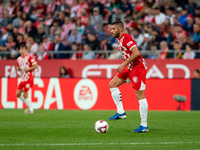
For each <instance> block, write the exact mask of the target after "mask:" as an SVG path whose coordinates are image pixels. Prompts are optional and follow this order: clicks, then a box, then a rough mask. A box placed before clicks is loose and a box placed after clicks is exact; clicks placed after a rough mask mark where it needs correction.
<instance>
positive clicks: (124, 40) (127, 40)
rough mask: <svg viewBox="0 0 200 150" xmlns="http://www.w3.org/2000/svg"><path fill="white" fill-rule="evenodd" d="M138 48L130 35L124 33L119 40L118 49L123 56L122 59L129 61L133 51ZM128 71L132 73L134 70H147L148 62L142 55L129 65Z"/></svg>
mask: <svg viewBox="0 0 200 150" xmlns="http://www.w3.org/2000/svg"><path fill="white" fill-rule="evenodd" d="M135 46H137V45H136V42H135V40H134V39H133V38H132V37H131V36H130V35H129V34H126V33H124V34H123V35H122V36H121V37H120V38H119V40H118V49H119V52H120V53H121V54H122V59H123V60H127V59H128V58H130V56H131V54H132V52H131V49H132V48H133V47H135ZM127 67H128V69H129V70H130V71H131V70H132V69H133V68H135V69H136V68H145V69H147V66H146V62H145V60H144V58H143V57H142V55H141V54H140V56H138V57H137V58H136V59H135V60H134V61H132V62H130V63H129V65H127Z"/></svg>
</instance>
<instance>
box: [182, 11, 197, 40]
mask: <svg viewBox="0 0 200 150" xmlns="http://www.w3.org/2000/svg"><path fill="white" fill-rule="evenodd" d="M186 20H187V23H186V24H185V26H184V27H183V29H184V30H185V31H187V32H188V33H189V35H190V36H191V35H192V31H193V24H194V17H193V16H192V15H191V14H189V15H188V16H187V18H186Z"/></svg>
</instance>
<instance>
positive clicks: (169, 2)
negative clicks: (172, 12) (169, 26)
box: [158, 0, 175, 10]
mask: <svg viewBox="0 0 200 150" xmlns="http://www.w3.org/2000/svg"><path fill="white" fill-rule="evenodd" d="M158 3H159V5H160V6H161V7H162V9H163V10H164V9H165V8H169V7H170V6H172V7H175V0H159V1H158Z"/></svg>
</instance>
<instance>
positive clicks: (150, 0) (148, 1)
mask: <svg viewBox="0 0 200 150" xmlns="http://www.w3.org/2000/svg"><path fill="white" fill-rule="evenodd" d="M157 6H158V4H157V3H156V0H145V5H144V14H148V12H149V9H148V8H151V9H154V8H156V7H157Z"/></svg>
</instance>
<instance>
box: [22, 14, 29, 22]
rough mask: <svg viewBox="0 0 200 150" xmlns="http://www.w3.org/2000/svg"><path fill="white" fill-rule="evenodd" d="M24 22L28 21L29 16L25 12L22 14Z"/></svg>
mask: <svg viewBox="0 0 200 150" xmlns="http://www.w3.org/2000/svg"><path fill="white" fill-rule="evenodd" d="M22 20H24V22H26V21H28V15H27V14H26V13H25V12H23V13H22Z"/></svg>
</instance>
